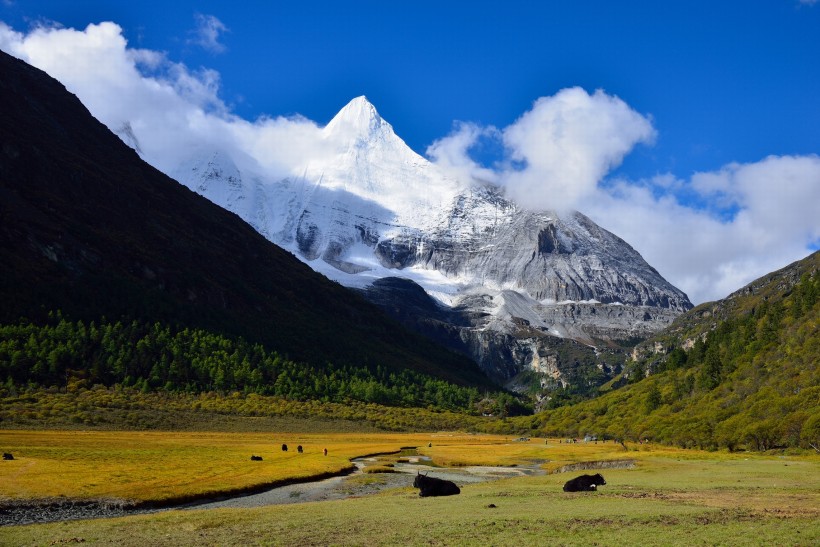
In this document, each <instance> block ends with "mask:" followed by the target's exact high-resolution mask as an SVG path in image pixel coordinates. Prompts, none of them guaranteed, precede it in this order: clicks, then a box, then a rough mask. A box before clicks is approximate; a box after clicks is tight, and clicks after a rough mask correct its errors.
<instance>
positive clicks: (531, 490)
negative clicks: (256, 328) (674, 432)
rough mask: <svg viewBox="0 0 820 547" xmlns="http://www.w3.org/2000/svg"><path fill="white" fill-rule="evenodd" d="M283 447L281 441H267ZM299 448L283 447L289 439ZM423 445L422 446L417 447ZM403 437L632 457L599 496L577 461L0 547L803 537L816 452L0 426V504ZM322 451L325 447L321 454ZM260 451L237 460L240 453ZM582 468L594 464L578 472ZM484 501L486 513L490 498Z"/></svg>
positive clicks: (123, 494)
mask: <svg viewBox="0 0 820 547" xmlns="http://www.w3.org/2000/svg"><path fill="white" fill-rule="evenodd" d="M283 442H284V443H287V444H288V445H289V448H290V450H289V451H288V452H287V453H283V452H282V451H281V444H282V443H283ZM297 444H301V445H302V446H303V447H304V450H305V453H304V454H297V453H296V451H295V448H296V445H297ZM428 445H432V446H428ZM402 446H418V447H419V452H420V453H421V454H424V455H428V456H430V457H431V458H432V463H433V464H434V465H458V466H465V465H508V466H511V465H532V464H533V463H539V464H540V465H541V466H542V467H543V468H544V469H545V470H547V471H554V470H556V469H558V468H560V467H563V466H564V465H569V464H573V463H578V462H591V461H596V462H599V461H606V460H634V463H635V465H634V467H632V468H629V469H617V468H616V469H603V470H602V471H601V473H602V474H603V475H604V476H605V478H606V480H607V485H606V486H603V487H602V488H601V489H600V490H599V491H598V492H592V493H571V494H570V493H565V492H563V491H562V490H561V486H562V485H563V483H564V482H565V481H566V480H567V479H568V478H571V477H572V476H575V475H577V474H579V473H582V472H583V471H579V472H576V471H573V472H567V473H549V474H545V475H542V476H534V477H521V478H514V479H504V480H499V481H494V482H485V483H478V484H467V485H462V494H461V495H459V496H453V497H449V498H419V497H418V496H417V493H416V492H417V491H416V490H415V489H411V488H398V489H393V490H387V491H384V492H382V493H380V494H376V495H372V496H365V497H360V498H350V499H346V500H340V501H325V502H312V503H302V504H294V505H278V506H268V507H261V508H253V509H212V510H171V511H165V512H161V513H155V514H142V515H133V516H128V517H122V518H112V519H98V520H80V521H66V522H57V523H50V524H37V525H26V526H6V527H2V528H0V545H54V544H62V543H69V542H80V541H82V542H84V543H87V544H102V545H149V544H150V545H170V544H174V545H280V544H282V545H286V544H289V545H293V544H299V545H374V544H412V545H418V544H434V545H465V544H466V545H469V544H474V545H479V544H480V545H490V544H491V545H512V544H519V545H521V544H523V545H530V544H546V543H550V544H556V545H561V544H566V545H573V544H586V545H593V544H598V545H629V544H637V543H639V542H640V543H641V544H642V545H701V544H708V545H817V544H818V542H820V458H817V457H815V456H812V455H792V456H788V455H782V454H778V455H772V454H752V453H739V454H730V453H727V452H701V451H696V450H682V449H677V448H670V447H661V446H654V445H647V444H644V445H633V444H627V449H624V447H622V446H621V445H619V444H616V443H599V444H593V443H578V444H564V443H560V444H559V443H558V441H557V440H552V439H550V440H549V441H548V443H546V444H545V442H544V439H532V440H530V441H524V442H521V441H516V440H514V439H513V438H512V437H502V436H490V435H471V434H461V433H452V434H450V433H424V434H393V433H382V434H374V433H360V434H350V433H344V434H327V433H325V434H322V433H311V434H297V433H282V434H271V433H266V434H261V433H189V432H185V433H168V432H106V431H97V432H76V431H75V432H66V431H8V430H7V431H0V447H2V449H3V450H4V451H12V452H13V453H15V457H16V458H17V459H16V460H14V461H3V462H0V464H2V465H0V497H2V498H0V499H2V500H4V501H5V502H6V503H8V502H9V500H18V501H21V500H26V499H31V500H43V499H48V498H54V497H60V496H63V497H67V498H97V499H99V498H107V499H112V498H116V499H124V500H125V499H127V500H134V501H142V502H145V501H159V502H162V501H168V500H173V499H182V498H188V497H193V496H197V495H208V494H212V493H216V492H218V491H226V490H241V489H243V488H248V487H252V486H254V485H259V484H269V483H275V482H277V481H284V480H288V479H294V478H300V477H306V476H310V475H321V474H324V473H331V472H336V471H339V470H341V469H343V468H345V467H346V466H348V465H349V459H350V458H352V457H355V456H362V455H365V454H372V453H377V452H388V451H394V450H398V449H399V448H400V447H402ZM323 448H328V452H329V453H328V456H326V457H325V456H323V455H322V449H323ZM251 454H256V455H261V456H263V457H264V461H262V462H251V461H250V455H251ZM589 472H594V471H589ZM492 505H494V506H495V507H492Z"/></svg>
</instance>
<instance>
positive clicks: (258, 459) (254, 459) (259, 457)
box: [251, 456, 262, 462]
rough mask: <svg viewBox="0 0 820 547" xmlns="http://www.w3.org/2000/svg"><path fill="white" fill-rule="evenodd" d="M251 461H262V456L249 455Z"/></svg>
mask: <svg viewBox="0 0 820 547" xmlns="http://www.w3.org/2000/svg"><path fill="white" fill-rule="evenodd" d="M251 461H252V462H261V461H262V456H251Z"/></svg>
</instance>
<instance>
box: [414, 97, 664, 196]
mask: <svg viewBox="0 0 820 547" xmlns="http://www.w3.org/2000/svg"><path fill="white" fill-rule="evenodd" d="M482 137H485V138H486V137H490V138H496V139H498V140H500V142H501V144H503V146H504V148H505V150H506V161H505V162H504V164H503V165H500V166H497V169H496V170H495V172H491V171H489V170H487V169H484V168H481V167H480V166H479V165H478V164H476V163H475V162H474V161H473V160H472V158H471V157H470V149H471V148H472V147H473V146H474V145H475V144H476V142H477V141H478V139H479V138H482ZM654 138H655V130H654V128H653V127H652V123H651V121H650V120H649V119H648V118H646V117H644V116H642V115H641V114H638V113H637V112H635V111H634V110H632V109H631V108H630V107H629V105H627V104H626V103H625V102H623V101H622V100H621V99H619V98H618V97H613V96H611V95H607V94H606V93H604V92H603V91H601V90H598V91H596V92H595V93H593V94H592V95H590V94H589V93H587V92H586V91H584V90H583V89H581V88H579V87H574V88H569V89H563V90H561V91H559V92H558V93H556V94H555V95H553V96H551V97H541V98H540V99H538V100H537V101H535V103H534V104H533V107H532V109H531V110H529V111H528V112H526V113H524V114H523V115H522V116H521V117H520V118H519V119H518V120H516V121H515V123H513V124H512V125H510V126H508V127H506V128H504V129H503V130H501V131H499V130H497V129H495V128H493V127H489V128H482V127H479V126H477V125H475V124H464V123H462V124H456V126H455V130H454V132H453V133H451V134H450V135H449V136H447V137H444V138H443V139H440V140H438V141H436V142H434V143H433V145H431V146H430V148H428V150H427V154H428V155H429V156H430V157H431V159H432V160H433V161H435V162H436V163H438V164H439V165H440V166H442V167H444V168H446V169H449V170H451V171H452V172H457V173H461V174H462V175H471V176H473V177H474V178H482V179H485V180H491V181H496V182H498V183H500V184H501V185H502V186H504V188H505V189H506V192H507V194H508V195H509V196H510V197H511V198H512V199H514V200H516V201H518V202H519V203H523V204H527V206H528V207H531V208H534V209H556V210H570V209H573V208H576V207H579V206H581V204H582V203H583V202H584V201H585V200H586V199H587V198H589V197H590V196H591V195H592V194H593V193H594V192H595V191H596V189H597V185H598V183H599V182H600V181H601V179H602V178H603V177H604V176H605V175H606V174H607V173H608V172H609V171H610V170H611V169H613V168H614V167H617V166H618V165H620V163H621V161H622V160H623V158H624V156H626V154H628V153H629V151H630V150H632V148H633V147H634V146H635V145H636V144H638V143H647V144H648V143H651V142H653V140H654Z"/></svg>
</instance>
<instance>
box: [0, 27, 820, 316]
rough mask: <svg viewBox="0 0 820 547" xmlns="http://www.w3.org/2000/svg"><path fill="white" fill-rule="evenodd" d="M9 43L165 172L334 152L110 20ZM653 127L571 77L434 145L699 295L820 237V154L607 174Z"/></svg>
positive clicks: (465, 173)
mask: <svg viewBox="0 0 820 547" xmlns="http://www.w3.org/2000/svg"><path fill="white" fill-rule="evenodd" d="M0 49H2V50H4V51H6V52H9V53H11V54H12V55H15V56H16V57H19V58H21V59H23V60H25V61H26V62H28V63H30V64H32V65H34V66H37V67H39V68H41V69H43V70H45V71H46V72H48V73H49V74H51V75H52V76H54V77H55V78H57V79H58V80H60V81H61V82H62V83H63V85H65V86H66V87H67V88H68V90H69V91H71V92H72V93H75V94H76V95H77V96H78V97H80V99H81V100H82V101H83V103H84V104H85V105H86V107H87V108H88V109H89V110H90V111H91V112H92V113H93V114H94V116H96V117H97V118H98V119H99V120H101V121H102V122H103V123H105V124H106V125H107V126H108V127H110V128H112V129H118V128H120V127H123V126H124V124H125V123H130V127H131V129H132V130H133V133H134V135H136V138H137V139H138V140H139V143H140V146H141V149H142V153H143V157H144V158H145V159H146V160H147V161H149V162H150V163H152V164H153V165H155V166H156V167H158V168H159V169H161V170H163V171H165V172H172V171H173V170H174V169H176V168H177V167H178V166H179V163H180V159H181V158H185V157H186V156H188V155H190V154H192V153H193V152H194V150H195V149H202V148H208V147H212V148H218V149H221V150H224V151H226V152H228V153H229V154H231V155H232V157H233V158H234V161H236V163H237V164H238V165H239V167H240V168H243V169H244V168H247V167H253V168H254V170H258V171H262V172H264V173H266V174H267V175H268V176H269V177H270V179H271V180H276V179H277V178H278V177H283V176H288V175H292V174H301V171H299V172H298V173H297V172H295V171H294V170H295V169H299V168H303V167H304V166H305V165H308V164H310V163H311V162H312V161H314V160H316V159H317V158H320V157H322V156H324V154H326V153H327V151H326V149H325V146H326V145H327V142H326V141H325V140H324V139H322V136H321V128H320V127H319V126H318V125H317V124H315V123H314V122H312V121H310V120H306V119H304V118H300V117H289V118H285V117H275V118H273V117H271V118H267V117H266V118H260V119H258V120H255V121H248V120H244V119H242V118H239V117H238V116H236V115H234V114H233V113H232V112H231V110H230V108H229V107H227V106H226V105H225V104H224V102H223V101H222V100H221V99H220V98H219V85H220V82H219V74H218V73H216V72H214V71H211V70H200V71H192V70H190V69H188V68H187V67H186V66H184V65H182V64H179V63H174V62H172V61H170V60H169V59H168V58H167V57H166V55H164V54H162V53H159V52H156V51H150V50H144V49H133V48H129V47H128V44H127V41H126V40H125V38H124V36H123V34H122V29H121V28H120V27H119V26H117V25H116V24H114V23H100V24H98V25H89V26H88V27H87V28H86V29H84V30H75V29H63V28H58V27H56V26H51V27H45V26H42V27H39V28H36V29H33V30H31V31H29V32H28V33H25V34H23V33H19V32H16V31H14V30H12V29H11V28H9V27H8V26H6V25H5V24H3V23H2V22H0ZM654 137H655V130H654V129H653V128H652V124H651V121H650V119H649V118H648V117H646V116H643V115H641V114H639V113H637V112H635V111H634V110H633V109H631V108H630V107H629V106H628V105H627V104H626V103H625V102H624V101H622V100H621V99H619V98H617V97H614V96H611V95H607V94H606V93H604V92H603V91H596V92H594V93H592V94H589V93H587V92H586V91H584V90H582V89H580V88H572V89H565V90H562V91H559V92H558V93H556V94H555V95H553V96H551V97H543V98H541V99H538V100H537V101H535V103H534V104H533V107H532V109H531V110H529V111H528V112H526V113H524V114H523V115H522V116H521V117H520V118H519V119H518V120H517V121H516V122H515V123H513V124H512V125H510V126H509V127H507V128H504V129H496V128H493V127H481V126H478V125H476V124H464V123H462V124H456V125H455V128H454V131H453V133H452V134H450V135H449V136H446V137H444V138H442V139H439V140H437V141H436V142H434V143H433V144H432V145H431V146H430V147H429V148H428V151H427V152H428V155H429V156H430V157H431V158H432V159H433V160H434V161H435V162H436V163H437V164H438V165H440V166H441V167H442V168H444V169H446V170H447V172H449V173H450V174H451V175H453V176H457V177H464V178H466V177H470V178H478V179H483V180H489V181H491V182H496V183H498V184H502V185H504V186H505V187H506V189H507V191H508V193H509V194H510V196H512V197H514V198H517V199H518V201H519V202H520V203H524V204H527V205H528V206H530V207H535V208H549V209H562V208H569V207H577V208H578V209H580V210H582V211H583V212H585V213H586V214H588V215H589V216H590V217H592V218H593V219H594V220H595V221H596V222H599V223H600V224H601V225H602V226H604V227H605V228H607V229H609V230H611V231H612V232H614V233H615V234H617V235H619V236H620V237H622V238H623V239H625V240H626V241H628V242H629V243H630V244H631V245H632V246H633V247H635V248H636V249H637V250H638V251H639V252H641V254H643V256H644V257H645V258H646V259H647V261H648V262H649V263H650V264H652V265H653V266H655V267H656V268H657V269H658V270H659V271H660V273H661V274H662V275H663V276H664V277H666V278H667V279H669V280H670V281H671V282H672V283H673V284H675V285H677V286H678V287H680V288H681V289H683V290H684V291H686V292H687V294H689V296H690V298H691V299H692V300H693V301H694V302H696V303H697V302H701V301H704V300H711V299H716V298H722V297H724V296H726V295H727V294H728V293H730V292H732V291H734V290H736V289H738V288H740V287H741V286H742V285H744V284H745V283H748V282H749V281H751V280H753V279H755V278H756V277H759V276H761V275H763V274H765V273H767V272H769V271H772V270H774V269H777V268H780V267H782V266H784V265H786V264H788V263H789V262H791V261H793V260H797V259H799V258H802V257H804V256H806V255H807V254H809V252H810V251H811V249H812V248H816V247H817V246H818V244H820V220H818V219H820V158H818V156H816V155H810V156H779V157H778V156H771V157H768V158H765V159H762V160H761V161H758V162H754V163H746V164H736V163H733V164H729V165H726V166H723V167H719V168H717V169H716V170H715V171H713V172H708V173H696V174H694V175H693V176H692V177H691V178H690V179H688V180H684V179H680V178H678V177H675V176H674V175H673V174H661V175H658V176H656V177H654V178H653V179H651V180H642V181H628V180H614V181H613V180H610V181H607V184H605V185H603V186H602V185H601V184H600V183H601V181H602V180H603V179H604V178H605V177H606V176H607V174H608V173H609V172H610V171H611V170H612V169H613V168H614V167H615V166H617V165H618V164H619V163H620V162H621V161H622V159H623V158H624V157H625V155H626V154H628V153H629V152H630V150H632V148H633V147H634V146H636V145H637V144H639V143H647V144H648V143H651V142H652V140H653V139H654ZM482 139H486V140H490V141H494V142H495V143H497V144H498V145H499V146H503V147H505V149H506V154H507V156H506V161H501V162H500V163H498V164H495V165H492V166H489V167H484V166H481V165H479V164H478V163H477V162H475V161H474V160H473V159H472V158H471V157H470V153H471V150H474V148H475V147H476V146H478V145H480V144H481V143H482V142H483V141H482ZM692 203H694V204H696V205H691V204H692ZM702 204H706V206H704V205H702Z"/></svg>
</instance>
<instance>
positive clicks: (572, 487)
mask: <svg viewBox="0 0 820 547" xmlns="http://www.w3.org/2000/svg"><path fill="white" fill-rule="evenodd" d="M282 451H283V452H287V451H288V445H286V444H283V445H282ZM296 451H297V452H299V453H300V454H301V453H302V445H299V446H297V447H296ZM324 455H325V456H327V448H325V449H324ZM251 460H253V461H262V457H261V456H256V455H254V456H251ZM604 484H606V481H605V480H604V477H603V476H602V475H601V474H600V473H596V474H594V475H581V476H580V477H575V478H574V479H572V480H569V481H567V482H566V483H565V484H564V492H594V491H596V490H597V489H598V487H599V486H602V485H604ZM413 486H414V487H415V488H418V489H419V496H421V497H423V498H424V497H428V496H454V495H456V494H460V493H461V489H459V487H458V486H456V483H454V482H453V481H448V480H444V479H438V478H436V477H428V476H427V474H424V475H422V474H421V472H418V473H417V474H416V478H415V480H414V481H413Z"/></svg>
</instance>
